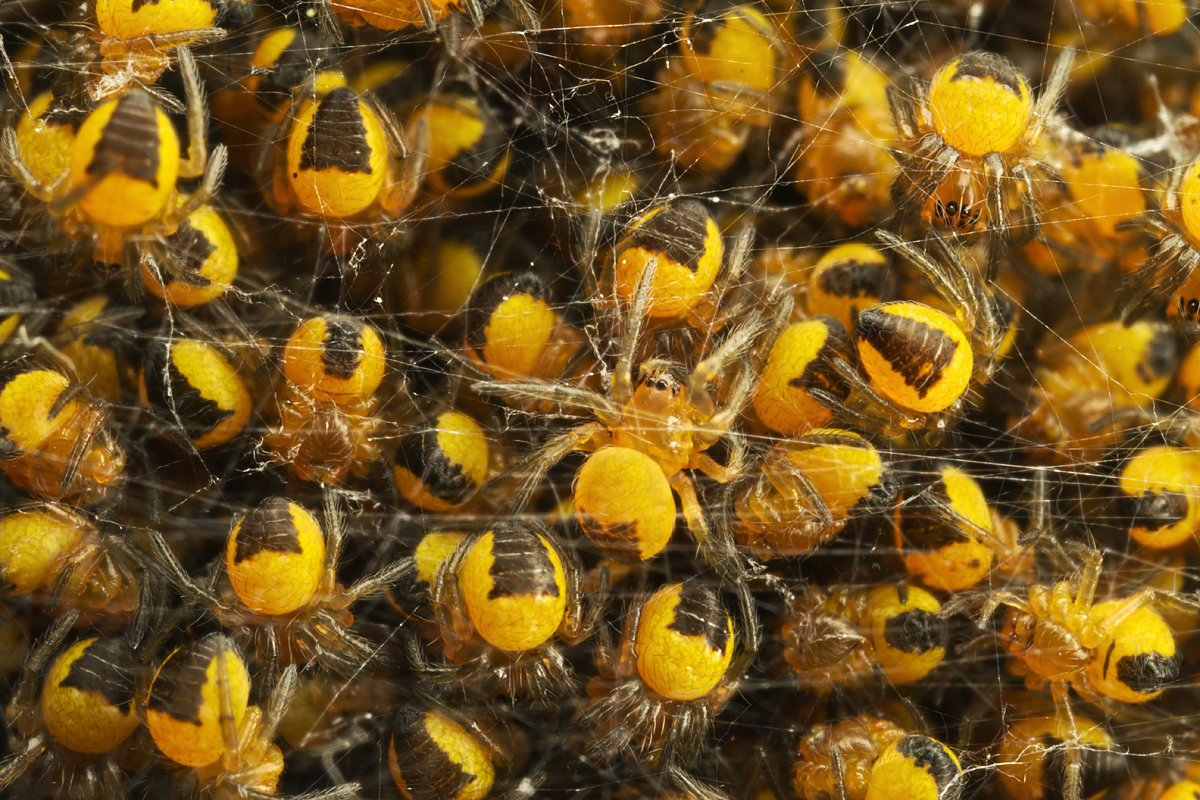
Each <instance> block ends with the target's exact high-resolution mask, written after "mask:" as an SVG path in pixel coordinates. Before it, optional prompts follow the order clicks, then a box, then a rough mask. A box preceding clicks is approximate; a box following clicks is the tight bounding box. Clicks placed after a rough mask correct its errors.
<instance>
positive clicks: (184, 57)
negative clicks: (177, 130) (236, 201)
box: [175, 47, 215, 178]
mask: <svg viewBox="0 0 1200 800" xmlns="http://www.w3.org/2000/svg"><path fill="white" fill-rule="evenodd" d="M175 52H176V58H177V61H178V63H179V75H180V77H181V78H182V79H183V91H184V94H185V95H186V96H187V124H188V153H187V158H186V159H183V160H181V161H180V162H179V177H181V178H195V177H198V176H200V175H202V174H204V172H205V169H206V166H207V163H208V148H207V146H206V144H205V143H206V142H207V141H208V108H207V106H206V103H205V99H204V98H205V95H204V89H203V87H202V85H201V83H200V74H199V73H198V72H197V71H196V59H195V58H193V57H192V51H191V50H189V49H188V48H186V47H180V48H179V49H178V50H176V51H175ZM214 155H215V154H214Z"/></svg>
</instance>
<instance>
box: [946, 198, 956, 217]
mask: <svg viewBox="0 0 1200 800" xmlns="http://www.w3.org/2000/svg"><path fill="white" fill-rule="evenodd" d="M946 213H947V214H948V215H949V216H951V217H953V216H955V215H956V214H958V203H956V202H954V201H953V200H951V201H950V202H949V203H946Z"/></svg>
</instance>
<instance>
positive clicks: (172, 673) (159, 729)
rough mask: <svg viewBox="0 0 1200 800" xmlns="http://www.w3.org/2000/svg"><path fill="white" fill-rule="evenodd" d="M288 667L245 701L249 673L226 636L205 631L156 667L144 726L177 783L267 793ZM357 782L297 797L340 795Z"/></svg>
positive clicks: (290, 689)
mask: <svg viewBox="0 0 1200 800" xmlns="http://www.w3.org/2000/svg"><path fill="white" fill-rule="evenodd" d="M297 684H298V679H297V675H296V667H295V666H294V665H293V666H291V667H288V668H287V669H286V670H284V672H283V674H282V676H281V677H280V680H279V682H278V683H276V684H275V687H274V689H273V690H272V691H271V692H270V694H269V696H267V697H266V700H265V703H264V705H265V706H266V707H265V709H264V708H261V707H259V706H256V705H250V703H249V700H250V674H249V672H248V671H247V669H246V665H245V662H243V661H242V657H241V655H240V654H239V653H238V651H237V649H236V648H235V647H234V644H233V642H231V641H230V640H229V639H228V638H227V637H226V636H224V635H223V634H220V633H211V634H209V635H207V636H205V637H204V638H202V639H199V640H196V641H193V642H190V643H188V644H187V645H184V646H183V647H180V648H179V649H177V650H175V651H174V652H172V653H171V654H170V655H168V656H167V657H166V659H164V660H163V662H162V664H160V665H159V667H158V671H157V672H156V673H155V675H154V679H153V681H152V682H151V684H150V692H149V697H148V699H147V701H146V727H147V728H149V730H150V735H151V736H152V737H153V738H154V743H155V745H157V747H158V749H159V751H161V752H162V754H163V756H164V757H165V758H166V760H167V762H168V763H167V764H166V767H167V770H168V772H170V773H173V774H174V775H175V777H176V780H177V782H178V783H179V784H183V785H186V786H188V788H189V789H190V790H191V791H192V792H194V793H196V794H200V795H201V796H206V797H210V798H212V800H244V799H245V798H263V797H274V796H275V795H276V791H277V789H278V786H279V779H280V776H281V775H282V773H283V769H284V760H283V753H282V752H281V751H280V749H279V746H278V745H276V744H275V743H274V739H275V733H276V730H277V729H278V727H279V724H280V722H281V721H282V719H283V716H284V714H285V713H286V712H287V709H288V706H289V705H290V703H291V700H292V697H293V695H294V694H295V692H296V686H297ZM359 788H360V786H359V784H358V783H345V784H343V785H341V786H338V787H336V788H333V789H326V790H323V791H318V792H313V793H310V794H306V795H304V797H305V798H306V800H317V798H321V800H345V798H349V797H353V796H355V795H356V794H357V792H358V790H359Z"/></svg>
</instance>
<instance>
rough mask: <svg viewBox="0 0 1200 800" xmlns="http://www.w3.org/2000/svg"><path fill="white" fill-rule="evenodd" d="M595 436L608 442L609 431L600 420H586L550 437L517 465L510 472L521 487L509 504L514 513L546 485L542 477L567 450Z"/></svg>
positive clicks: (519, 511)
mask: <svg viewBox="0 0 1200 800" xmlns="http://www.w3.org/2000/svg"><path fill="white" fill-rule="evenodd" d="M594 437H601V439H602V440H604V441H607V438H608V433H607V431H606V429H605V427H604V426H603V425H602V424H600V423H599V422H585V423H583V424H582V425H579V426H576V427H575V428H572V429H571V430H569V431H567V432H566V433H563V434H560V435H559V436H556V437H555V438H553V439H551V440H550V441H549V442H547V443H546V444H545V445H544V446H543V447H542V448H541V449H540V450H538V452H536V453H534V454H533V455H532V456H530V458H529V459H528V460H526V461H525V463H523V464H519V465H517V466H516V467H514V468H513V470H512V471H511V472H510V475H515V476H518V477H519V478H520V487H519V488H518V489H517V491H516V493H515V494H514V495H513V496H512V501H511V502H510V503H509V508H510V509H511V511H512V513H514V514H520V513H522V512H523V511H524V510H525V508H526V506H528V505H529V499H530V498H531V497H532V496H533V493H534V492H535V491H537V489H538V488H539V487H541V486H542V485H543V480H542V479H543V478H544V477H545V476H546V473H547V472H549V471H550V469H551V468H553V467H554V465H555V464H557V463H558V462H559V461H562V460H563V458H564V457H566V455H567V454H568V453H570V452H572V451H573V450H576V449H579V448H580V447H581V446H583V445H584V444H585V443H587V442H588V440H590V439H593V438H594Z"/></svg>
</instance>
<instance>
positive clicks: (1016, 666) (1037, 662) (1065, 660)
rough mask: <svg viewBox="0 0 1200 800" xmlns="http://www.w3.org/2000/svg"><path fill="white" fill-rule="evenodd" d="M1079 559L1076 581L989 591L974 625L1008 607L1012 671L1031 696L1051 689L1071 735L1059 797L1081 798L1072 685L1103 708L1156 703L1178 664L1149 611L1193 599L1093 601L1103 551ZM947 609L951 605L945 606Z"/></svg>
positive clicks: (1004, 638)
mask: <svg viewBox="0 0 1200 800" xmlns="http://www.w3.org/2000/svg"><path fill="white" fill-rule="evenodd" d="M1082 559H1083V564H1084V568H1083V573H1082V574H1081V575H1080V577H1079V578H1078V581H1077V582H1076V581H1074V580H1063V581H1058V582H1057V583H1055V584H1054V585H1053V586H1046V585H1044V584H1035V585H1033V586H1030V587H1029V589H1028V590H1027V592H1025V593H1024V594H1020V593H1017V592H1014V591H1011V590H1001V591H998V592H994V593H993V594H992V595H990V596H989V597H988V599H987V602H986V603H985V604H984V607H983V611H982V613H980V615H979V623H980V625H981V626H982V625H986V624H987V623H988V621H989V620H990V619H991V617H992V615H993V614H995V613H996V611H997V610H998V609H999V608H1000V607H1001V606H1007V607H1008V610H1007V614H1006V616H1005V619H1004V624H1003V626H1002V627H1001V629H1000V640H1001V643H1002V646H1003V647H1004V649H1005V650H1007V651H1008V652H1009V653H1010V654H1012V655H1013V656H1015V657H1016V660H1015V661H1014V662H1012V664H1011V665H1010V669H1011V670H1012V672H1013V673H1014V674H1016V675H1021V676H1024V678H1025V685H1026V687H1027V688H1028V689H1030V690H1032V691H1036V690H1040V689H1042V688H1044V687H1045V686H1046V685H1047V684H1049V685H1050V691H1051V694H1052V695H1053V697H1054V705H1055V708H1056V709H1057V713H1058V720H1059V724H1060V729H1062V730H1065V731H1069V732H1070V738H1071V741H1069V742H1067V743H1066V753H1065V764H1066V766H1065V773H1066V778H1065V792H1064V797H1065V800H1079V798H1080V794H1081V792H1080V789H1081V783H1082V782H1081V772H1082V768H1083V762H1082V749H1083V748H1082V746H1081V741H1080V738H1079V727H1078V724H1077V720H1076V716H1075V713H1074V712H1073V711H1072V710H1071V705H1070V699H1069V693H1070V688H1071V687H1072V686H1074V687H1075V691H1076V692H1078V693H1079V694H1080V696H1081V697H1083V698H1084V699H1085V700H1087V701H1088V702H1092V703H1100V704H1101V705H1104V704H1105V700H1106V699H1110V700H1117V701H1119V702H1124V703H1145V702H1147V701H1149V700H1152V699H1154V698H1155V697H1157V696H1158V695H1159V694H1161V693H1162V691H1163V689H1164V688H1166V686H1167V685H1168V684H1169V683H1171V682H1172V681H1173V680H1175V679H1176V678H1177V677H1178V675H1179V663H1180V660H1181V659H1180V658H1179V656H1177V655H1176V652H1175V637H1174V635H1173V633H1172V632H1171V628H1170V627H1168V625H1167V623H1166V622H1165V621H1163V619H1162V617H1161V616H1159V614H1158V613H1157V612H1156V611H1155V610H1154V609H1153V608H1151V607H1150V606H1151V605H1153V604H1156V603H1164V602H1166V603H1170V604H1172V605H1178V606H1180V607H1183V608H1186V609H1188V610H1189V611H1191V612H1192V613H1195V612H1196V611H1197V607H1196V604H1195V603H1194V601H1188V600H1185V599H1184V598H1182V597H1179V596H1178V595H1173V594H1168V593H1166V592H1163V591H1161V590H1158V589H1153V588H1149V589H1143V590H1141V591H1139V592H1137V593H1136V594H1134V595H1132V596H1130V597H1127V598H1125V599H1124V600H1109V601H1105V602H1102V603H1096V602H1095V595H1096V586H1097V584H1098V583H1099V581H1100V571H1101V561H1102V554H1101V553H1100V551H1098V550H1092V549H1087V550H1085V551H1084V553H1083V556H1082ZM1073 590H1074V596H1073V597H1072V591H1073ZM951 605H953V604H951ZM946 611H947V612H949V611H952V608H951V607H950V606H947V608H946Z"/></svg>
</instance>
